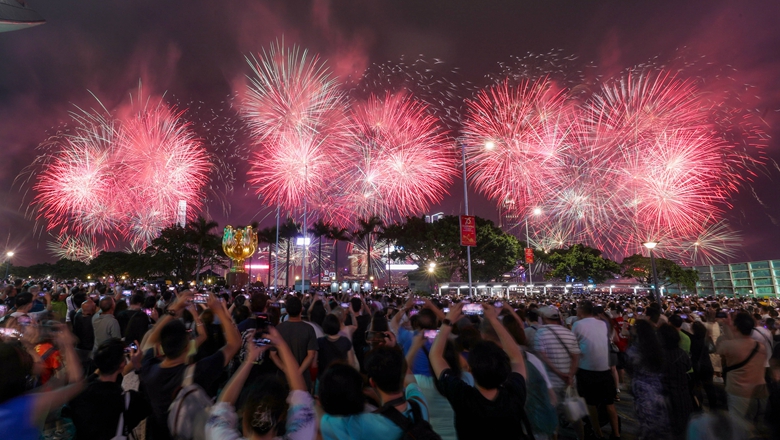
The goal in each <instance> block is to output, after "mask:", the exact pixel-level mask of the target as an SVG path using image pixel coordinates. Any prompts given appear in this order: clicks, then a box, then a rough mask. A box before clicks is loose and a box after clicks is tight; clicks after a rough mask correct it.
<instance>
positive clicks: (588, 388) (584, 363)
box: [571, 301, 620, 439]
mask: <svg viewBox="0 0 780 440" xmlns="http://www.w3.org/2000/svg"><path fill="white" fill-rule="evenodd" d="M577 318H578V320H577V321H576V322H575V323H574V325H573V326H572V328H571V330H572V333H574V336H576V337H577V341H578V342H579V345H580V351H581V352H582V356H581V357H580V365H579V369H578V370H577V392H578V393H579V394H580V396H582V397H583V398H584V399H585V402H586V403H587V404H588V414H589V415H590V421H591V425H592V427H593V431H594V432H595V433H596V437H597V438H602V437H604V436H603V435H602V433H601V426H600V425H601V423H599V413H598V407H599V406H601V405H604V406H606V409H607V414H609V424H610V425H611V426H612V435H611V436H610V439H619V438H620V430H619V428H618V416H617V410H616V409H615V395H616V394H617V389H616V388H615V379H614V378H613V377H612V372H611V370H610V368H609V328H608V327H607V324H606V323H605V322H604V321H600V320H598V319H596V318H594V317H593V303H592V302H590V301H582V302H580V305H579V307H578V308H577Z"/></svg>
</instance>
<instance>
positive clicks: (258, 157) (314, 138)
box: [241, 44, 349, 211]
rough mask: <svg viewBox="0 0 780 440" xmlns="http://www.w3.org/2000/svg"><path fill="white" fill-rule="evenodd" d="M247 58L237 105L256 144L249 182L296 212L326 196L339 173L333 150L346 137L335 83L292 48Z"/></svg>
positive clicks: (322, 68)
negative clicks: (247, 70) (246, 78)
mask: <svg viewBox="0 0 780 440" xmlns="http://www.w3.org/2000/svg"><path fill="white" fill-rule="evenodd" d="M247 61H248V62H249V64H250V66H251V68H252V72H253V74H252V76H250V77H249V85H248V87H247V90H246V92H245V93H244V95H243V97H242V98H243V99H242V107H241V109H242V114H243V116H244V118H245V119H246V121H247V124H248V125H249V128H250V129H251V133H252V139H253V141H254V144H255V147H256V149H255V152H254V154H253V157H252V158H251V170H250V172H249V177H250V180H249V182H250V183H251V184H252V185H253V186H254V187H255V189H256V191H257V193H258V194H259V195H261V196H262V197H263V199H264V200H265V201H266V202H267V203H268V204H269V205H277V206H281V207H282V208H283V209H285V210H287V211H299V210H300V209H301V208H302V205H303V200H304V197H306V198H311V199H312V200H323V199H326V198H327V197H328V194H329V193H330V192H331V191H330V189H329V188H328V186H329V184H330V183H331V182H332V181H333V179H334V178H335V177H336V176H338V175H339V167H338V165H339V164H338V162H336V161H335V154H336V151H337V150H338V149H339V148H340V146H341V145H342V144H343V143H344V142H345V139H347V138H348V135H349V127H348V126H347V124H346V122H347V121H346V119H345V110H346V100H345V97H344V95H343V93H342V92H341V91H340V90H339V89H338V84H337V82H336V81H335V80H334V79H333V78H332V77H331V76H330V74H329V72H328V70H327V69H326V68H325V65H324V64H323V63H321V62H320V61H319V60H318V58H317V57H309V56H308V53H307V52H306V51H300V50H299V49H298V48H295V47H293V48H287V49H285V48H283V47H282V45H281V44H277V45H276V46H273V47H272V48H271V49H270V50H269V51H267V52H263V53H262V55H261V57H260V60H257V59H256V58H251V59H247Z"/></svg>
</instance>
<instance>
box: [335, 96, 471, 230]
mask: <svg viewBox="0 0 780 440" xmlns="http://www.w3.org/2000/svg"><path fill="white" fill-rule="evenodd" d="M351 116H352V122H353V125H354V131H355V138H354V140H353V141H352V142H351V144H350V145H349V147H348V148H345V149H344V150H342V151H341V152H340V153H341V155H342V159H341V161H342V162H343V163H347V164H348V165H347V174H346V175H344V176H343V178H342V179H340V181H339V185H340V187H341V189H342V191H341V194H342V198H343V199H344V200H345V202H346V206H347V207H348V209H349V210H350V211H351V212H352V213H353V216H354V218H357V217H365V216H371V215H379V216H380V217H382V218H383V219H384V220H389V219H390V218H392V217H394V216H406V215H421V214H422V213H424V212H425V210H426V209H427V208H428V207H429V206H430V205H431V204H432V203H433V202H436V201H439V200H441V198H442V197H443V196H444V194H446V193H447V188H448V187H449V185H450V184H451V183H452V179H453V176H454V175H455V174H456V172H457V168H456V167H455V165H456V163H457V162H456V157H455V150H454V145H453V143H452V141H451V140H450V139H449V138H448V137H447V136H446V134H445V133H444V131H443V130H442V128H441V124H440V121H439V120H438V119H437V118H436V117H434V116H432V115H431V114H429V113H428V112H427V107H426V106H425V105H424V104H421V103H420V102H418V101H416V100H415V99H414V98H412V97H411V96H409V95H408V94H402V93H399V94H389V93H388V94H387V95H385V97H384V98H378V97H376V96H371V97H369V99H368V100H367V101H366V102H361V103H357V104H355V106H354V107H353V109H352V115H351Z"/></svg>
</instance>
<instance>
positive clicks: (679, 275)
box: [620, 254, 699, 290]
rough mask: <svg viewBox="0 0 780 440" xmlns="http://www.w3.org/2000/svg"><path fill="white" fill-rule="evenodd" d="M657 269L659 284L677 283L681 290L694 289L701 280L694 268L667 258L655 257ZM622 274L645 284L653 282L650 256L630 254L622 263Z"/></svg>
mask: <svg viewBox="0 0 780 440" xmlns="http://www.w3.org/2000/svg"><path fill="white" fill-rule="evenodd" d="M655 270H656V272H657V273H658V284H660V285H662V286H670V285H677V286H678V288H680V290H682V287H685V288H686V289H687V290H694V289H695V288H696V282H697V281H699V273H698V272H696V271H695V270H693V269H685V268H682V267H680V266H679V265H678V264H677V263H675V262H674V261H672V260H668V259H666V258H656V259H655ZM620 274H621V275H622V276H624V277H627V278H634V279H636V280H637V281H639V282H640V283H643V284H652V281H653V280H652V278H653V275H652V265H651V262H650V257H645V256H643V255H641V254H634V255H630V256H628V257H626V258H624V259H623V261H622V262H621V263H620Z"/></svg>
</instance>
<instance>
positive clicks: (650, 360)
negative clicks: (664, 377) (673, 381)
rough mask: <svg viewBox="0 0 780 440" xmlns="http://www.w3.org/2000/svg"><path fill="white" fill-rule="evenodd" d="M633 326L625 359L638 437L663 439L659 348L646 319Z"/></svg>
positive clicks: (663, 401) (666, 418)
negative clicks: (626, 360) (634, 327)
mask: <svg viewBox="0 0 780 440" xmlns="http://www.w3.org/2000/svg"><path fill="white" fill-rule="evenodd" d="M635 325H636V339H635V340H634V344H633V345H632V346H631V347H630V348H629V349H628V352H627V356H628V370H629V372H630V373H631V391H632V393H633V395H634V410H635V411H636V415H637V419H638V421H639V434H640V436H641V437H642V438H643V439H647V440H652V439H659V440H661V439H667V438H669V437H670V433H669V412H668V410H667V406H666V399H665V397H664V388H663V382H662V381H661V373H662V371H663V349H662V348H661V344H660V342H659V341H658V337H657V336H656V334H655V329H654V327H653V324H652V323H651V322H650V321H649V320H645V319H640V320H637V322H636V324H635ZM577 380H579V376H578V377H577Z"/></svg>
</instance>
